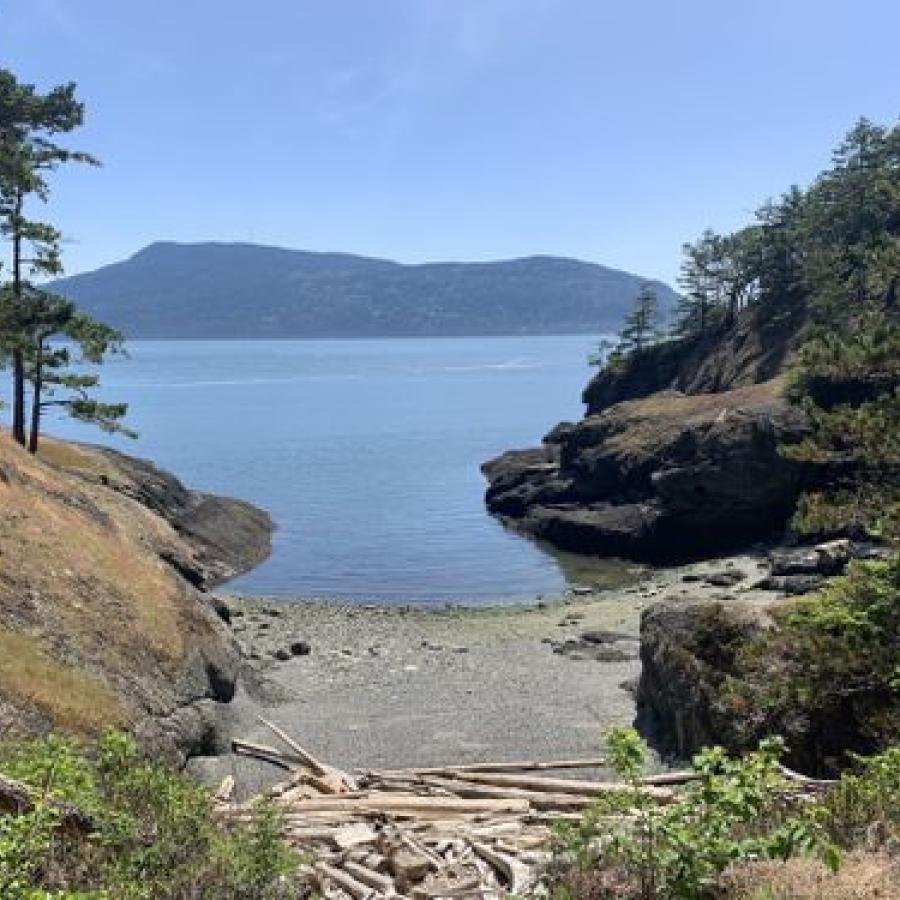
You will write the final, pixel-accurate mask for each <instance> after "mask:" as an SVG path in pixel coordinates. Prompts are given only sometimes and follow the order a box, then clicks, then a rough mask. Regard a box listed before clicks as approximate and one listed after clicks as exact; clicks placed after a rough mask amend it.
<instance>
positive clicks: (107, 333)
mask: <svg viewBox="0 0 900 900" xmlns="http://www.w3.org/2000/svg"><path fill="white" fill-rule="evenodd" d="M83 117H84V109H83V106H82V104H81V103H80V102H79V101H78V100H77V99H76V97H75V85H74V84H66V85H61V86H59V87H57V88H54V89H53V90H51V91H50V92H49V93H47V94H39V93H38V92H37V91H36V90H35V87H34V85H28V84H22V83H20V82H18V81H17V79H16V78H15V76H14V75H13V74H12V73H11V72H9V71H8V70H6V69H0V237H2V238H3V239H5V240H6V241H7V242H8V244H9V248H10V259H9V263H10V264H9V270H10V276H11V277H10V280H9V281H8V282H7V283H6V284H2V285H0V358H6V357H9V358H10V359H11V361H12V368H13V437H14V438H15V439H16V440H17V441H18V442H19V443H21V444H23V445H24V444H26V432H27V429H26V424H25V406H26V400H25V389H26V383H29V384H30V385H31V391H32V397H31V425H30V435H29V436H28V439H27V444H28V448H29V449H30V450H31V451H32V452H36V450H37V447H38V438H39V432H40V425H41V415H42V412H43V411H44V410H45V409H46V408H47V407H48V406H50V405H52V406H56V407H59V408H63V409H65V410H66V411H68V412H69V413H70V414H71V415H73V416H74V417H75V418H77V419H80V420H82V421H86V422H94V423H96V424H98V425H99V426H100V427H101V428H103V429H104V430H106V431H116V430H122V429H121V428H120V425H119V422H120V419H121V418H122V417H123V416H124V414H125V411H126V410H125V406H124V405H122V404H105V403H100V402H98V401H96V400H93V399H91V398H90V397H89V396H88V393H87V392H88V390H89V389H90V388H92V387H95V386H96V385H97V378H96V377H95V376H93V375H87V374H85V373H83V372H72V371H70V370H69V369H68V366H69V363H70V361H71V360H70V351H69V349H68V347H65V346H64V347H51V346H49V342H50V341H52V340H53V339H54V338H59V339H63V340H66V341H69V342H72V343H73V344H74V345H75V346H77V347H78V348H79V350H80V353H81V358H80V362H82V363H85V362H90V363H95V364H96V363H100V362H102V361H103V358H104V356H105V355H106V354H107V353H108V352H115V351H116V350H117V349H119V348H120V346H121V343H122V336H121V335H120V334H118V333H117V332H115V331H114V330H112V329H110V328H107V327H106V326H104V325H101V324H100V323H98V322H94V321H92V320H91V319H90V318H88V317H87V316H85V315H84V314H81V313H78V311H77V310H76V308H75V306H74V305H73V304H72V303H70V302H68V301H66V300H64V299H62V298H61V297H56V296H54V295H53V294H51V293H49V292H47V291H46V290H43V289H41V288H39V287H36V286H35V285H34V284H33V283H32V280H31V279H34V278H45V277H48V276H54V275H59V274H61V273H62V255H61V249H60V244H61V239H62V238H61V234H60V232H59V231H58V230H57V229H56V228H55V227H54V226H53V225H51V224H49V223H47V222H41V221H38V220H35V219H33V218H31V217H30V216H29V214H28V210H29V208H30V206H29V204H31V203H33V202H34V201H37V202H39V203H46V202H47V200H48V199H49V195H50V186H49V181H48V176H49V174H50V173H52V172H54V171H55V170H56V169H58V168H59V167H60V166H62V165H66V164H69V163H73V162H78V163H88V164H91V165H96V164H97V161H96V160H95V159H94V158H93V157H92V156H90V155H89V154H87V153H82V152H79V151H75V150H71V149H69V148H66V147H63V146H61V145H60V144H58V143H57V142H56V135H58V134H60V133H68V132H71V131H73V130H74V129H76V128H78V127H79V126H80V125H81V123H82V120H83ZM60 392H62V394H64V396H59V394H60ZM45 393H51V394H54V393H55V394H56V395H57V396H55V398H54V399H52V400H48V399H47V398H46V396H45Z"/></svg>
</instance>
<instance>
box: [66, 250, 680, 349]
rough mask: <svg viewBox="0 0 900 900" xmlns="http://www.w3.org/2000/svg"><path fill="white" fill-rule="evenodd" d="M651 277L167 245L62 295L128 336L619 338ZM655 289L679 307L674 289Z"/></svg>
mask: <svg viewBox="0 0 900 900" xmlns="http://www.w3.org/2000/svg"><path fill="white" fill-rule="evenodd" d="M647 281H648V279H644V278H642V277H640V276H639V275H634V274H631V273H628V272H623V271H620V270H617V269H611V268H607V267H606V266H601V265H598V264H596V263H588V262H583V261H580V260H577V259H565V258H561V257H554V256H531V257H527V258H524V259H514V260H506V261H498V262H470V263H459V262H447V263H425V264H420V265H405V264H402V263H397V262H391V261H388V260H383V259H371V258H367V257H362V256H353V255H350V254H345V253H313V252H309V251H304V250H286V249H282V248H278V247H264V246H259V245H254V244H240V243H236V244H229V243H197V244H179V243H171V242H162V243H155V244H151V245H150V246H148V247H145V248H144V249H143V250H140V251H139V252H138V253H135V254H134V256H132V257H130V258H129V259H126V260H124V261H122V262H118V263H114V264H112V265H109V266H104V267H103V268H100V269H97V270H96V271H94V272H86V273H82V274H79V275H74V276H71V277H69V278H63V279H60V280H58V281H56V282H55V283H54V285H53V288H54V290H56V291H58V292H59V293H61V294H63V295H64V296H66V297H67V298H69V299H71V300H74V301H75V302H76V303H78V305H79V306H80V307H81V308H82V309H84V310H85V311H87V312H88V313H90V314H91V315H94V316H96V317H98V318H100V319H101V320H102V321H105V322H108V323H109V324H110V325H112V326H113V327H115V328H117V329H119V330H120V331H122V332H123V333H124V334H125V335H126V336H127V337H129V338H243V339H247V338H311V337H333V338H355V337H400V336H410V337H411V336H422V337H425V336H429V337H442V336H448V337H449V336H461V335H504V334H511V335H515V334H534V335H537V334H580V333H588V334H596V333H599V332H605V331H614V330H615V329H617V328H618V326H619V324H620V323H621V321H622V319H623V317H624V316H625V314H626V313H627V312H628V311H629V310H630V309H631V307H632V304H633V302H634V299H635V297H636V296H637V294H638V292H639V290H640V287H641V285H642V284H644V283H646V282H647ZM649 283H650V284H651V285H652V286H653V288H654V289H655V291H656V294H657V296H658V298H659V303H660V307H661V308H662V309H663V310H668V309H670V308H672V307H673V306H674V304H675V301H676V299H677V295H676V293H675V292H674V291H673V290H672V289H671V288H670V287H669V286H668V285H665V284H662V283H660V282H656V281H652V280H649Z"/></svg>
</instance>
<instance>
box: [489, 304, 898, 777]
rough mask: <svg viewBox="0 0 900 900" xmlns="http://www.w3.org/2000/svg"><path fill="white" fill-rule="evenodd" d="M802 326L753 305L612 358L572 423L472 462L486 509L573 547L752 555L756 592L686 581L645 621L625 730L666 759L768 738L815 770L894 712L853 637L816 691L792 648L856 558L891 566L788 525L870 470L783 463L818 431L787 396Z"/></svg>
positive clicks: (871, 736) (873, 735) (732, 578)
mask: <svg viewBox="0 0 900 900" xmlns="http://www.w3.org/2000/svg"><path fill="white" fill-rule="evenodd" d="M805 327H806V326H805V323H804V321H803V318H802V316H801V315H799V314H795V315H794V316H780V317H775V318H773V317H771V316H770V317H768V318H761V317H760V315H759V314H758V313H757V311H756V310H755V309H753V308H751V309H750V310H748V311H747V312H745V313H744V314H743V315H742V316H740V317H738V319H737V321H736V322H735V323H734V324H733V325H732V326H730V327H728V328H721V327H720V328H718V329H715V330H712V331H711V332H709V333H706V334H704V335H702V336H698V337H694V338H691V339H687V340H680V341H667V342H663V343H660V344H657V345H655V346H653V347H650V348H649V349H646V350H645V351H644V352H642V353H640V354H632V355H631V356H626V357H624V358H621V359H619V360H617V363H616V364H615V365H612V366H607V367H605V368H604V369H603V370H601V372H600V373H599V374H598V375H597V376H595V377H594V378H593V379H592V380H591V382H590V383H589V384H588V386H587V388H586V389H585V391H584V396H583V399H584V401H585V403H586V405H587V410H586V414H585V417H584V418H583V419H582V420H581V421H579V422H575V423H571V422H564V423H560V424H559V425H557V426H556V427H554V428H553V429H552V430H551V431H550V432H549V433H548V434H547V436H546V437H545V438H544V441H543V444H542V446H541V447H539V448H536V449H528V450H515V451H510V452H508V453H505V454H503V455H502V456H500V457H498V458H497V459H494V460H491V461H489V462H487V463H485V464H484V466H483V471H484V474H485V476H486V478H487V480H488V482H489V486H488V489H487V494H486V503H487V506H488V508H489V510H490V511H491V512H492V513H494V514H495V515H497V516H498V517H499V518H500V519H501V520H502V521H503V522H504V523H506V524H507V525H509V526H510V527H513V528H515V529H517V530H521V531H523V532H525V533H526V534H529V535H532V536H534V537H536V538H539V539H541V540H543V541H547V542H549V543H551V544H553V545H555V546H557V547H559V548H562V549H564V550H567V551H572V552H576V553H581V554H588V555H592V556H599V557H609V556H618V557H625V558H628V559H632V560H638V561H644V562H649V563H653V564H656V565H668V566H671V565H672V564H676V563H677V564H683V563H685V562H691V561H694V562H696V561H698V560H704V559H710V558H713V557H715V556H716V555H717V554H723V553H731V554H734V553H741V552H744V551H746V549H747V548H750V547H756V548H757V549H756V555H757V558H758V560H759V571H758V572H756V573H755V575H754V576H753V577H752V578H751V579H749V580H748V579H747V573H746V572H743V573H734V572H729V571H728V570H723V571H722V572H720V573H717V574H716V578H717V579H718V580H719V584H720V587H721V588H723V590H721V591H720V592H719V594H718V595H717V596H713V597H711V596H710V595H709V593H708V591H702V590H698V584H697V583H696V581H695V579H694V577H693V575H692V574H691V573H690V572H688V573H686V574H685V576H684V584H683V585H682V590H679V591H667V592H666V594H665V596H660V597H658V598H656V599H655V602H654V603H652V604H650V605H648V606H646V607H645V608H644V609H643V611H642V614H641V621H640V657H641V674H640V678H639V683H638V688H637V694H636V696H637V701H638V719H637V721H638V724H639V725H640V727H641V729H642V731H643V732H644V733H645V735H647V736H648V737H649V738H650V739H651V741H652V743H653V744H654V746H656V747H657V749H659V750H660V751H662V752H663V753H664V754H670V755H674V756H678V757H688V756H690V755H691V754H693V753H695V752H697V751H698V750H700V749H701V748H702V747H704V746H708V745H710V744H722V745H724V746H726V747H727V748H728V749H730V750H732V751H735V752H741V751H744V750H746V749H748V748H750V747H753V746H755V744H756V742H757V741H758V740H759V739H760V738H762V737H764V736H766V735H767V734H772V733H778V734H781V735H783V736H784V737H785V738H786V739H787V740H788V750H789V757H788V758H789V760H790V761H791V762H792V764H794V765H796V766H798V767H800V768H802V769H804V770H805V771H808V772H827V771H834V770H835V769H836V768H839V767H840V761H841V759H843V758H845V754H846V753H847V751H856V752H876V751H877V750H878V749H879V748H880V747H883V746H884V741H885V735H886V734H888V732H889V730H890V728H891V727H893V726H892V723H893V722H894V718H895V715H894V706H895V704H893V702H892V701H891V700H890V698H887V697H885V696H882V694H883V690H882V688H881V687H880V686H879V682H878V679H876V678H872V677H867V676H866V673H865V672H864V671H863V669H864V668H865V666H864V665H862V666H860V664H859V662H858V661H856V660H854V659H853V658H852V656H853V654H852V652H851V642H850V641H849V640H846V641H845V642H844V643H842V640H843V639H841V638H839V637H835V638H834V639H833V640H832V644H830V645H829V646H828V647H827V648H825V645H824V644H821V642H820V644H819V646H820V651H819V652H820V653H821V654H823V662H825V663H826V665H825V666H824V667H823V671H825V670H828V671H830V669H829V666H831V667H833V668H835V670H836V671H840V666H844V668H845V670H846V682H842V681H841V677H840V676H839V675H837V676H835V677H832V676H831V675H829V676H828V678H826V677H824V676H823V677H822V678H821V679H820V681H821V683H817V687H816V688H815V689H812V690H810V688H809V685H807V684H806V676H805V674H804V666H805V665H806V664H805V663H803V662H802V659H803V657H804V654H811V655H812V656H815V653H816V650H815V647H816V646H817V645H816V644H815V643H814V641H815V640H819V639H818V638H815V637H814V636H813V635H814V633H815V630H814V629H813V631H810V632H804V631H802V630H797V634H798V641H799V644H800V646H799V647H793V646H791V641H792V640H793V639H792V638H791V636H790V635H791V633H792V632H791V629H792V628H793V627H794V625H793V618H792V617H793V615H794V613H793V610H794V609H795V606H794V605H793V604H794V602H795V598H798V597H805V596H812V595H813V592H816V591H820V590H821V589H822V588H823V587H825V586H826V585H827V583H828V582H829V580H830V579H832V578H834V577H835V576H838V575H841V574H843V573H845V572H846V571H848V564H849V563H850V562H851V560H853V559H860V558H874V557H879V556H882V555H885V556H887V555H888V554H887V551H886V550H883V549H882V548H881V547H880V546H879V545H878V544H877V542H874V543H873V542H872V541H871V540H868V539H866V537H867V535H866V534H865V533H864V532H863V531H862V530H860V529H855V528H850V529H848V528H846V527H833V528H832V527H831V526H829V525H828V524H827V523H826V525H825V526H824V527H823V529H822V530H821V531H822V533H819V534H818V535H816V534H808V535H802V534H799V533H797V532H796V531H795V530H794V529H793V527H792V514H794V513H795V511H796V509H797V507H798V500H799V498H801V496H802V495H803V494H804V492H809V491H815V490H816V489H817V488H819V487H820V486H821V485H822V484H828V483H829V479H832V480H833V479H835V468H834V466H835V463H836V462H837V464H838V465H839V466H840V467H841V468H840V476H839V477H840V478H841V479H843V480H844V482H843V483H848V484H852V483H853V481H852V479H853V476H854V473H855V472H859V471H861V470H862V467H864V466H865V465H867V463H866V460H865V459H861V458H850V457H849V456H848V455H847V454H844V455H843V456H842V457H840V458H839V459H836V457H835V456H834V455H832V456H831V457H830V458H829V460H828V464H827V465H811V464H810V463H809V462H808V460H806V459H804V454H802V453H793V452H791V449H792V448H794V447H798V446H801V445H802V444H803V443H804V442H805V441H807V439H808V438H809V435H810V434H811V433H812V431H813V430H814V427H815V423H814V422H813V421H811V419H810V418H809V416H808V414H807V412H806V411H805V409H804V408H803V406H802V405H801V404H798V403H796V402H795V401H792V399H791V398H790V397H789V392H788V391H787V390H786V385H787V383H788V378H787V377H786V376H787V373H788V372H789V371H790V367H791V363H792V359H793V357H794V354H795V352H796V351H797V348H798V347H799V346H800V345H801V343H802V341H803V340H804V334H805ZM659 571H665V569H660V570H659ZM849 589H852V588H849ZM849 589H847V588H845V590H849ZM811 615H814V613H811ZM837 634H838V632H835V635H837ZM845 648H846V649H845ZM845 657H846V659H845ZM792 673H793V674H792ZM829 678H830V679H831V680H829ZM781 679H785V680H786V682H787V685H788V686H787V687H784V689H782V687H781V685H780V680H781Z"/></svg>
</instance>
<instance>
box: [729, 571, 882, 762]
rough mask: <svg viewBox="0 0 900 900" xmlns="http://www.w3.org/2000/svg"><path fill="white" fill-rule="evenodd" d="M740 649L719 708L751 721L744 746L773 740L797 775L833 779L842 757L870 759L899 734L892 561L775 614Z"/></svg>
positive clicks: (746, 727)
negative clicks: (780, 740)
mask: <svg viewBox="0 0 900 900" xmlns="http://www.w3.org/2000/svg"><path fill="white" fill-rule="evenodd" d="M774 616H775V620H776V625H777V627H776V628H772V629H767V630H765V631H762V632H759V633H758V634H757V635H756V636H755V637H753V638H752V639H750V640H748V641H746V642H745V643H744V644H743V645H741V646H740V647H739V648H738V650H737V653H736V656H735V662H734V668H733V671H732V673H731V674H730V675H729V676H728V677H727V678H726V680H725V682H724V685H723V690H722V700H723V703H724V704H725V706H726V707H727V708H729V709H734V710H743V711H749V712H745V714H743V715H742V716H741V719H740V721H739V725H740V727H741V728H742V729H743V730H744V731H745V732H746V738H747V741H745V742H744V743H746V742H748V741H749V740H750V739H751V738H753V737H754V736H755V737H757V738H758V737H760V736H764V735H766V734H780V735H782V736H783V737H784V738H785V739H786V740H787V742H788V746H789V747H790V749H791V759H792V761H793V762H794V764H795V765H797V766H798V767H800V768H803V769H804V771H809V772H818V773H821V774H832V773H834V772H836V771H839V770H841V769H842V768H844V767H845V766H846V764H847V762H848V757H847V754H848V752H855V753H861V754H874V753H878V752H880V751H882V750H884V749H886V748H887V747H888V746H890V745H891V744H892V743H893V742H894V741H895V740H896V736H897V735H898V734H900V557H894V558H893V559H892V560H890V561H885V562H866V563H855V564H853V565H852V566H851V568H850V571H849V572H848V574H847V575H846V576H844V577H842V578H838V579H835V580H834V581H833V582H831V583H830V584H829V585H828V586H827V587H826V588H824V589H823V590H822V591H821V592H820V593H818V594H816V595H813V596H810V597H804V598H802V599H798V600H794V601H792V602H789V603H786V604H784V605H783V606H781V607H780V608H779V609H778V610H777V611H775V613H774Z"/></svg>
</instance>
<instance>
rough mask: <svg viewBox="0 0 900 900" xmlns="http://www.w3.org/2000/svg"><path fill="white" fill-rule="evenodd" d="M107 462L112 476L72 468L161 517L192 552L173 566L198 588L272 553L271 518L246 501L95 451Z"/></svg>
mask: <svg viewBox="0 0 900 900" xmlns="http://www.w3.org/2000/svg"><path fill="white" fill-rule="evenodd" d="M91 449H92V450H93V452H96V453H99V454H102V455H103V457H104V458H105V459H106V460H108V461H109V462H110V463H111V465H112V467H113V469H114V474H112V475H111V474H110V473H109V472H105V473H104V474H103V475H102V476H98V475H97V473H95V472H92V470H90V469H84V468H80V469H79V468H77V467H76V468H74V469H72V470H71V471H72V474H75V475H78V476H80V477H82V478H88V479H92V478H100V477H102V479H103V480H102V483H103V484H104V485H105V486H107V487H110V488H112V489H113V490H116V491H119V492H120V493H122V494H125V496H127V497H131V498H133V499H134V500H137V501H138V503H140V504H141V505H142V506H146V507H147V508H148V509H150V510H152V511H153V512H155V513H157V514H158V515H160V516H162V517H163V518H164V519H165V520H166V521H167V522H168V523H169V524H170V525H171V526H172V527H173V528H174V529H175V530H176V531H177V532H178V534H179V536H180V537H181V538H182V541H183V545H184V547H185V548H186V549H187V550H188V551H189V552H188V553H186V554H181V555H180V556H177V555H172V556H171V557H170V558H169V559H168V560H167V561H168V562H170V563H171V564H172V565H173V566H174V567H175V568H176V569H177V570H178V571H179V573H180V574H181V575H182V576H183V577H185V578H186V579H187V580H188V581H190V582H191V583H192V584H194V585H195V586H196V587H203V588H207V587H214V586H215V585H218V584H221V583H222V582H224V581H227V580H228V579H229V578H233V577H234V576H235V575H238V574H240V573H242V572H246V571H248V570H249V569H252V568H254V566H257V565H259V564H260V563H261V562H263V561H264V560H265V559H266V557H268V555H269V553H270V552H271V549H272V542H271V538H272V530H273V527H274V526H273V524H272V519H271V517H270V516H269V514H268V513H267V512H265V511H263V510H261V509H259V508H258V507H255V506H253V505H252V504H250V503H247V502H245V501H243V500H235V499H234V498H232V497H219V496H216V495H214V494H207V493H203V492H201V491H193V490H189V489H188V488H186V487H185V486H184V485H183V484H182V483H181V481H179V480H178V479H177V478H176V477H175V476H174V475H173V474H172V473H171V472H167V471H166V470H165V469H161V468H159V466H157V465H155V464H154V463H152V462H149V461H148V460H145V459H138V458H137V457H133V456H127V455H125V454H124V453H117V452H116V451H114V450H109V449H106V448H102V449H101V448H91Z"/></svg>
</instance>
